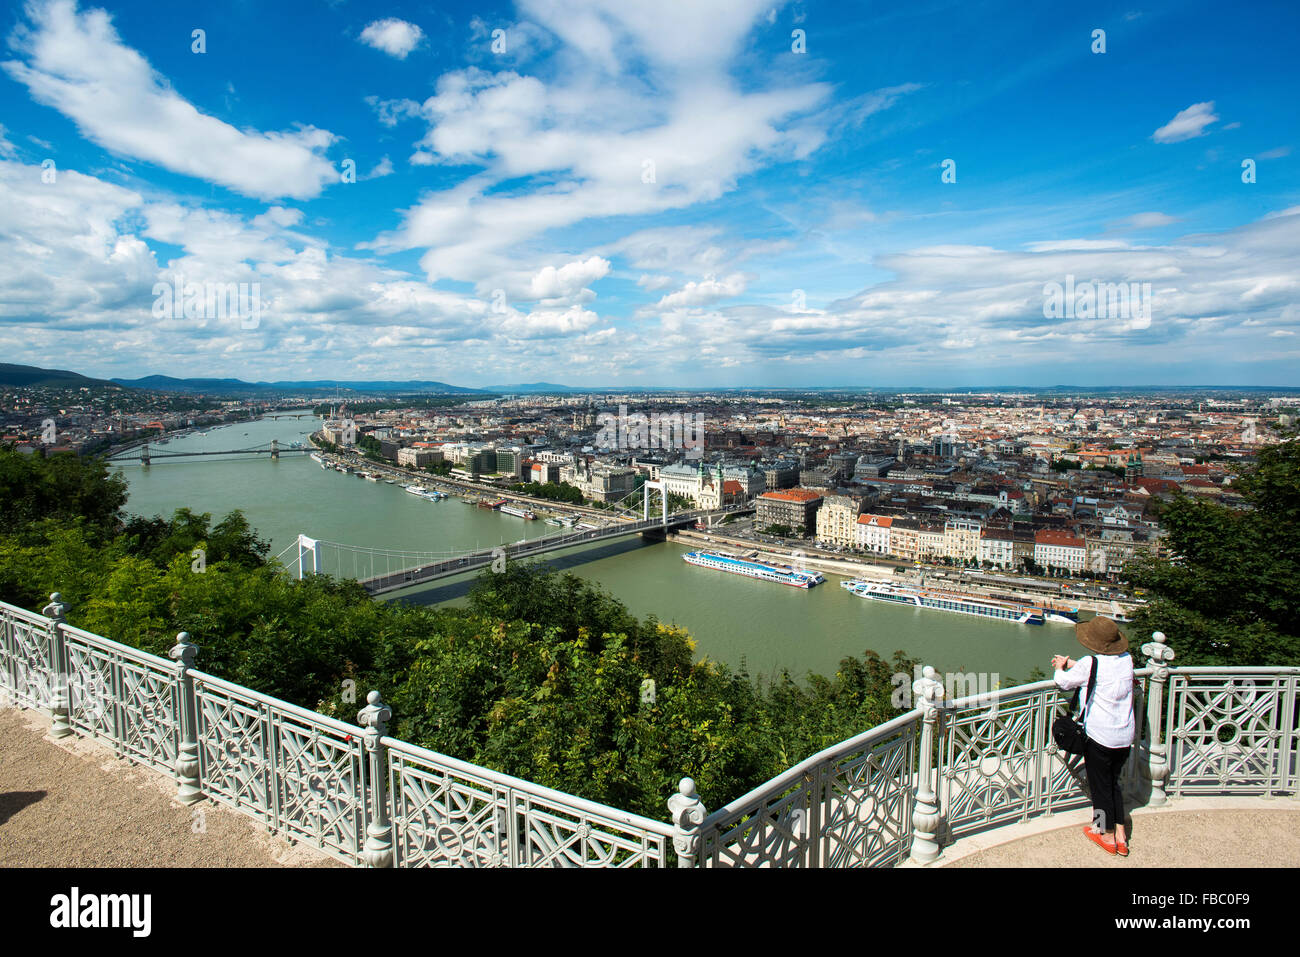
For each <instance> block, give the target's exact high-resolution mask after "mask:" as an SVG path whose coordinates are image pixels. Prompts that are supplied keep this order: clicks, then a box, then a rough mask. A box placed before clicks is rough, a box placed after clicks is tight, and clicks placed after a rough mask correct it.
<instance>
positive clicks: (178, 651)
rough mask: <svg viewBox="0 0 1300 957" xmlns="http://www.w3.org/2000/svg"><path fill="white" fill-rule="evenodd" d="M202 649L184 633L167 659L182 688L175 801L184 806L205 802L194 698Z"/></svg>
mask: <svg viewBox="0 0 1300 957" xmlns="http://www.w3.org/2000/svg"><path fill="white" fill-rule="evenodd" d="M198 653H199V646H198V645H196V644H194V642H192V641H190V633H189V632H188V631H182V632H181V633H180V634H178V635H177V636H176V644H174V645H172V647H171V650H170V651H168V652H167V657H169V658H171V659H172V661H174V662H176V683H177V686H178V687H179V688H180V707H181V713H180V732H181V740H180V746H179V747H178V748H177V750H176V800H178V801H180V802H181V803H182V804H187V805H188V804H197V803H198V802H199V801H201V800H203V786H202V782H200V780H199V737H198V707H197V704H196V700H197V699H196V698H195V697H194V676H193V675H191V674H190V672H191V671H192V670H193V669H194V659H195V657H196V656H197V655H198Z"/></svg>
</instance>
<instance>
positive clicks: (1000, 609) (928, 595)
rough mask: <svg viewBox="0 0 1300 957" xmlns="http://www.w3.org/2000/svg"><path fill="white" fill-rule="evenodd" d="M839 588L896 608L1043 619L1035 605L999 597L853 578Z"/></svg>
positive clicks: (1018, 620) (1024, 621) (1022, 621)
mask: <svg viewBox="0 0 1300 957" xmlns="http://www.w3.org/2000/svg"><path fill="white" fill-rule="evenodd" d="M840 587H841V588H844V589H847V590H848V591H849V592H852V593H853V594H854V595H857V596H858V597H859V598H871V599H874V600H875V601H888V602H893V603H894V604H896V605H911V606H912V607H913V608H932V609H934V610H936V611H950V612H955V613H957V614H959V615H975V616H976V617H978V618H992V619H994V620H996V621H1007V622H1011V623H1013V624H1018V625H1041V624H1043V622H1044V621H1046V619H1047V616H1046V615H1045V614H1044V612H1043V609H1042V608H1040V607H1038V606H1036V605H1022V604H1021V603H1019V602H1014V601H1005V600H1003V599H1000V598H986V597H984V596H983V595H967V594H964V593H962V592H955V591H944V590H942V589H938V588H927V587H925V586H923V585H900V584H897V583H895V582H884V581H864V580H860V579H855V580H853V581H846V582H841V583H840Z"/></svg>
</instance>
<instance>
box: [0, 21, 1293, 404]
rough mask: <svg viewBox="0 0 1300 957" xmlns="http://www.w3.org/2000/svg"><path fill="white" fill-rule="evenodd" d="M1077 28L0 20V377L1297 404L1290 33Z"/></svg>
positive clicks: (1244, 27)
mask: <svg viewBox="0 0 1300 957" xmlns="http://www.w3.org/2000/svg"><path fill="white" fill-rule="evenodd" d="M1077 6H1081V5H1074V4H1070V5H1062V4H1024V3H1006V4H1001V3H987V4H976V3H969V2H965V0H957V2H929V0H915V2H909V3H893V4H877V3H872V4H864V3H860V2H846V3H829V2H822V3H812V2H809V3H773V2H771V0H655V2H653V3H640V2H634V0H518V2H516V3H513V4H511V3H500V4H496V3H488V4H482V3H478V4H474V5H462V4H458V3H449V4H439V5H438V6H437V7H436V8H435V7H434V6H432V5H429V4H417V3H387V2H385V0H378V3H377V4H376V3H365V4H363V3H361V2H359V0H332V2H331V0H310V2H308V0H303V2H297V3H290V2H285V3H276V4H274V5H271V4H264V3H256V2H253V0H221V2H217V3H212V2H207V3H191V2H187V0H179V2H173V3H168V4H160V3H157V2H150V3H133V2H123V3H116V4H114V5H113V6H112V7H111V8H108V9H106V8H102V7H99V6H95V5H93V4H86V3H82V4H81V5H78V4H77V3H76V2H74V0H31V2H29V3H26V4H23V3H21V2H20V3H17V4H12V5H9V6H8V7H7V8H6V12H4V13H3V14H0V104H2V105H0V359H2V360H3V361H9V362H19V363H27V364H33V365H41V366H46V367H57V368H67V369H72V370H75V371H78V372H82V373H86V374H90V375H100V376H128V377H133V376H140V375H147V374H151V373H163V374H169V375H178V376H186V375H188V376H222V377H226V376H233V377H239V378H243V379H248V380H255V379H278V378H313V379H329V378H336V379H357V378H376V377H383V378H428V379H440V380H443V381H447V382H452V383H456V384H459V385H467V386H478V385H489V384H498V383H509V382H523V381H537V380H545V381H550V382H561V383H566V384H572V385H593V386H596V385H615V386H637V385H668V386H699V387H706V386H715V385H756V386H793V385H876V386H893V385H929V386H943V385H1013V384H1024V385H1051V384H1089V385H1092V384H1099V385H1110V384H1130V383H1131V384H1242V385H1300V361H1297V360H1300V153H1298V152H1297V150H1300V119H1298V117H1300V112H1298V111H1297V109H1296V103H1297V100H1298V99H1300V97H1298V94H1300V82H1297V81H1298V80H1300V68H1297V66H1296V61H1295V55H1294V50H1293V39H1294V37H1296V36H1297V35H1300V7H1297V5H1296V4H1294V3H1292V2H1277V3H1263V2H1261V3H1247V4H1236V5H1224V4H1217V3H1216V4H1209V3H1204V4H1203V3H1194V2H1187V0H1173V2H1166V3H1148V2H1144V0H1133V2H1131V3H1129V2H1124V3H1119V4H1107V3H1096V4H1089V5H1088V6H1090V7H1092V8H1093V9H1091V10H1089V11H1087V12H1084V11H1081V10H1076V9H1075V8H1076V7H1077ZM268 7H272V8H273V9H268ZM1099 31H1101V32H1099ZM228 283H248V284H249V286H248V287H246V288H247V289H248V290H249V295H250V297H251V296H252V295H253V292H254V291H256V295H257V306H258V312H257V315H256V317H255V321H250V316H249V315H219V314H213V313H212V312H211V310H210V309H203V308H200V309H198V310H197V311H195V310H192V311H191V312H190V314H188V315H187V314H186V312H185V310H184V309H182V308H177V309H175V310H171V311H169V308H168V307H166V306H162V305H161V304H162V303H163V301H164V299H165V298H166V296H167V294H166V293H163V292H162V291H161V290H162V289H164V288H166V289H169V290H170V289H173V288H176V287H177V286H179V287H180V288H181V289H182V290H187V289H188V290H199V291H203V290H207V289H210V288H214V287H216V286H219V285H220V284H228ZM1120 283H1123V284H1126V285H1125V288H1126V290H1132V291H1133V292H1134V293H1136V295H1135V296H1134V297H1133V299H1132V300H1131V301H1130V302H1129V303H1128V304H1127V305H1125V304H1123V303H1118V302H1117V301H1113V296H1114V295H1115V289H1116V288H1117V287H1112V288H1111V290H1110V295H1111V296H1112V299H1107V298H1106V293H1105V291H1104V290H1103V292H1102V300H1103V305H1102V306H1098V307H1095V308H1092V309H1089V308H1088V306H1087V304H1086V300H1087V299H1088V296H1089V294H1090V291H1095V290H1096V289H1097V288H1098V286H1104V284H1120ZM1128 284H1137V285H1136V286H1129V285H1128ZM1055 289H1061V290H1064V291H1065V296H1066V298H1067V300H1070V301H1067V302H1066V303H1065V307H1066V308H1065V309H1064V310H1060V309H1056V310H1053V309H1052V308H1049V300H1051V298H1052V296H1053V295H1054V293H1053V292H1052V290H1055ZM250 301H251V300H250ZM1058 304H1059V299H1058ZM245 309H246V310H249V309H250V307H249V306H248V305H246V306H245Z"/></svg>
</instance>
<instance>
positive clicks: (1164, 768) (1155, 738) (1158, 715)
mask: <svg viewBox="0 0 1300 957" xmlns="http://www.w3.org/2000/svg"><path fill="white" fill-rule="evenodd" d="M1142 654H1144V655H1146V657H1147V662H1148V664H1149V665H1150V667H1151V690H1150V691H1149V692H1148V694H1147V723H1148V724H1149V725H1150V727H1151V797H1150V799H1149V800H1148V801H1147V807H1160V806H1161V805H1163V804H1168V803H1169V797H1168V795H1166V794H1165V779H1166V778H1167V777H1168V776H1169V758H1168V751H1167V746H1166V744H1165V742H1164V737H1163V728H1162V727H1161V725H1162V723H1163V722H1162V719H1163V717H1164V708H1163V706H1162V702H1163V700H1164V690H1165V683H1166V682H1167V681H1168V680H1169V664H1168V663H1169V662H1171V661H1173V660H1174V649H1172V648H1170V647H1169V645H1167V644H1166V643H1165V635H1164V632H1162V631H1156V632H1152V633H1151V640H1150V641H1149V642H1147V643H1146V644H1145V645H1143V646H1142Z"/></svg>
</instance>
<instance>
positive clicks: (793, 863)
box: [0, 594, 1300, 867]
mask: <svg viewBox="0 0 1300 957" xmlns="http://www.w3.org/2000/svg"><path fill="white" fill-rule="evenodd" d="M66 607H67V606H66V605H64V604H63V603H62V602H61V601H60V600H59V596H58V595H57V594H56V595H53V596H51V602H50V604H49V605H48V606H47V607H46V608H45V609H44V614H43V615H36V614H33V613H31V612H28V611H24V610H23V609H21V608H16V607H14V606H12V605H7V604H4V603H0V697H3V698H5V699H9V700H12V701H13V702H14V703H16V704H18V705H19V706H21V707H27V708H40V709H45V710H48V711H49V713H50V715H51V728H50V733H51V735H52V736H54V737H63V736H66V735H69V734H72V733H74V732H79V733H82V734H86V735H89V736H92V737H95V738H98V739H100V740H102V741H104V742H105V743H107V744H108V745H110V746H111V747H112V748H113V749H114V751H115V752H116V753H117V754H118V755H120V756H122V757H124V758H127V759H129V760H131V761H134V762H136V763H139V764H143V765H146V766H148V767H152V768H155V769H158V770H162V771H166V772H169V773H171V774H173V775H174V776H175V778H176V781H177V799H178V800H179V801H181V802H182V803H184V804H195V803H197V802H199V801H202V800H204V799H205V798H210V799H212V800H214V801H217V802H219V803H221V804H224V805H226V806H228V807H231V808H234V809H235V810H237V811H239V812H241V813H244V814H247V815H249V816H250V817H253V818H254V819H256V820H258V821H260V822H261V823H262V824H264V825H265V826H266V827H267V828H268V829H270V830H272V831H275V832H278V833H281V834H283V835H285V836H287V837H289V838H292V839H294V840H297V841H301V842H304V843H306V844H309V845H311V846H313V847H315V848H318V849H319V850H321V851H324V852H325V853H328V854H331V855H333V856H334V857H336V858H338V859H339V860H342V861H345V862H347V863H349V864H366V865H368V866H371V867H388V866H401V867H423V866H462V867H480V866H489V867H490V866H500V867H663V866H665V865H667V864H669V863H671V862H672V861H673V859H674V858H675V860H676V863H677V865H678V866H679V867H694V866H701V867H859V866H892V865H896V864H899V863H902V862H904V861H906V860H909V859H910V860H911V861H914V862H917V863H927V862H929V861H932V860H934V859H936V858H937V857H938V856H939V854H940V853H941V850H942V848H943V847H944V846H946V845H947V844H949V843H951V842H952V841H954V840H956V839H958V838H961V837H963V836H967V835H970V834H974V833H977V832H979V831H983V830H988V829H991V828H998V827H1003V826H1006V825H1008V824H1012V823H1017V822H1023V821H1027V820H1029V819H1031V818H1035V817H1040V816H1045V815H1050V814H1054V813H1057V812H1059V811H1064V810H1068V809H1073V808H1078V807H1084V806H1087V804H1088V803H1089V799H1088V797H1087V793H1086V782H1085V781H1084V778H1083V774H1082V768H1081V760H1080V759H1079V758H1077V757H1074V756H1067V755H1063V754H1061V753H1059V752H1058V751H1057V750H1056V748H1055V746H1054V744H1053V743H1052V739H1051V723H1052V720H1053V718H1054V717H1055V716H1056V715H1057V714H1058V713H1060V711H1061V710H1062V708H1063V706H1064V702H1065V696H1064V695H1063V694H1062V693H1061V692H1059V691H1058V690H1057V688H1056V686H1055V684H1054V683H1053V682H1051V681H1043V682H1038V683H1036V684H1030V685H1022V686H1020V687H1016V688H1008V689H1001V690H997V691H993V692H989V693H985V694H980V695H972V696H969V697H965V698H957V699H955V700H945V697H944V686H943V685H942V683H941V682H940V681H939V680H938V677H937V673H936V672H935V671H934V669H932V668H926V669H924V671H923V673H922V674H921V675H920V676H919V677H917V678H916V680H915V681H914V682H912V685H911V691H912V694H913V696H914V700H915V702H916V704H917V707H915V708H914V709H913V710H910V711H907V712H906V713H904V714H901V715H899V716H898V717H896V718H894V719H893V720H891V721H889V722H887V723H885V724H882V725H880V726H878V727H875V728H872V729H871V730H869V731H866V732H864V733H862V734H859V735H857V736H855V737H853V738H850V739H848V740H847V741H843V742H841V743H839V744H837V745H834V746H833V747H830V748H826V749H825V750H823V751H821V752H819V753H817V754H815V755H813V756H812V757H810V758H808V759H807V760H805V761H802V762H800V763H799V764H798V765H796V766H795V767H792V768H791V769H790V770H788V771H786V772H785V773H783V774H781V775H779V776H777V777H776V778H773V779H772V780H771V781H768V782H767V783H766V784H763V785H761V786H759V787H757V788H755V789H754V790H752V791H751V792H749V793H748V794H746V795H744V796H743V797H741V798H738V799H736V800H735V801H732V802H731V803H729V804H727V805H725V806H724V807H721V808H719V809H717V810H716V811H714V812H713V813H712V814H709V813H707V811H706V809H705V807H704V804H703V802H702V801H701V800H700V797H699V795H697V794H696V793H695V785H694V782H692V781H691V780H690V779H689V778H684V779H682V782H681V785H680V788H679V793H677V794H675V795H673V796H672V797H670V798H669V800H668V809H669V812H670V815H671V818H672V824H668V823H665V822H660V821H655V820H652V819H649V818H645V817H642V816H640V815H636V814H632V813H629V812H625V811H620V810H617V809H615V808H611V807H606V806H604V805H601V804H597V803H594V802H591V801H586V800H584V799H582V798H578V797H574V796H573V795H569V794H564V793H561V792H559V791H554V790H551V789H550V788H546V787H542V786H540V785H537V784H533V783H530V782H528V781H524V780H521V779H519V778H515V777H511V776H509V775H506V774H501V773H498V772H496V771H491V770H489V769H487V768H482V767H478V766H476V765H473V764H469V763H466V762H464V761H458V760H456V759H454V758H450V757H446V756H444V755H440V754H435V753H434V752H432V751H428V750H425V749H424V748H419V747H416V746H414V745H411V744H408V743H406V742H403V741H399V740H397V739H394V738H390V737H388V736H387V723H388V721H389V720H390V719H391V717H392V714H391V712H390V710H389V709H388V707H387V706H386V705H384V703H383V702H382V701H380V700H379V694H378V692H371V693H370V696H369V699H368V702H367V704H366V706H365V707H363V708H362V709H361V710H360V711H359V712H358V714H357V722H358V723H357V724H355V725H353V724H348V723H346V722H343V721H338V720H336V719H334V718H330V717H326V716H325V715H322V714H318V713H316V712H314V711H310V710H307V709H305V708H300V707H297V706H295V705H292V704H289V703H288V702H285V701H280V700H278V699H276V698H272V697H269V696H267V695H263V694H259V693H258V692H255V691H252V690H250V689H248V688H244V687H241V686H239V685H236V684H234V683H232V682H229V681H225V680H223V679H221V678H218V677H216V676H214V675H209V674H205V673H203V672H200V671H197V670H195V669H194V664H195V660H196V656H197V652H198V648H197V646H196V645H194V644H192V643H191V642H190V640H189V636H188V635H186V634H185V633H181V634H180V635H179V636H178V638H177V642H176V645H175V646H174V647H173V648H172V649H171V651H170V659H171V660H167V659H164V658H160V657H157V656H155V655H150V654H147V653H145V652H142V651H139V650H137V649H134V648H130V647H128V646H126V645H122V644H119V643H117V642H114V641H110V640H109V639H107V638H103V637H101V636H99V635H95V634H92V633H90V632H87V631H83V630H82V629H80V628H74V627H72V626H70V625H68V624H67V622H66V621H65V620H64V613H65V611H66ZM1141 653H1142V654H1143V655H1144V656H1145V657H1146V659H1147V661H1148V662H1149V664H1148V667H1146V668H1144V669H1142V670H1140V671H1138V672H1137V673H1136V677H1137V680H1138V689H1137V696H1136V698H1135V711H1136V714H1137V716H1138V718H1139V720H1138V721H1137V726H1138V728H1137V730H1138V733H1137V735H1136V740H1135V743H1134V748H1133V752H1132V754H1131V756H1130V759H1129V760H1128V762H1126V764H1125V768H1124V779H1123V780H1124V789H1125V794H1126V799H1125V803H1126V806H1128V807H1137V806H1152V807H1155V806H1160V805H1162V804H1165V803H1166V802H1167V800H1168V796H1169V795H1173V796H1175V797H1177V796H1182V795H1198V794H1240V795H1261V796H1268V795H1274V794H1286V795H1291V796H1293V797H1295V796H1300V760H1298V755H1297V749H1298V748H1300V727H1298V725H1300V711H1298V709H1297V699H1298V698H1300V668H1195V667H1193V668H1179V669H1175V668H1172V667H1170V664H1169V663H1170V661H1171V660H1172V659H1173V657H1174V654H1173V651H1172V650H1171V649H1170V648H1169V646H1168V645H1167V644H1166V642H1165V638H1164V636H1163V635H1161V634H1159V633H1158V632H1157V633H1156V634H1155V635H1153V636H1152V641H1151V642H1149V643H1147V644H1145V645H1143V646H1142V647H1141ZM1166 730H1167V734H1166ZM670 839H671V841H672V850H671V851H670V850H669V846H668V842H669V840H670Z"/></svg>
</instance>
